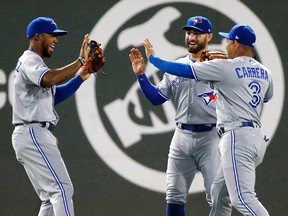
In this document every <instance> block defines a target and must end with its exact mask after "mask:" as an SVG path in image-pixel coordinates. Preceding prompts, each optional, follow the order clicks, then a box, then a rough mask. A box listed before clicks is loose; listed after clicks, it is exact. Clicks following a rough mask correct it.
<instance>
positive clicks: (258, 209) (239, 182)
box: [210, 127, 269, 216]
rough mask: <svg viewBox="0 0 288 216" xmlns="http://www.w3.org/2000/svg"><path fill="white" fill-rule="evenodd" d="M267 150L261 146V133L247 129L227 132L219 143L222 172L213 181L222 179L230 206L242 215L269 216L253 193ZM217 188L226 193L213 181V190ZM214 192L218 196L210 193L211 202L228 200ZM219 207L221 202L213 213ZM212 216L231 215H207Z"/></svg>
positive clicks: (215, 203) (217, 213)
mask: <svg viewBox="0 0 288 216" xmlns="http://www.w3.org/2000/svg"><path fill="white" fill-rule="evenodd" d="M266 148H267V144H266V143H265V142H264V140H263V136H262V134H261V132H260V130H259V129H254V128H250V127H244V128H238V129H236V130H232V131H229V132H227V133H226V134H225V135H224V136H223V137H222V139H221V141H220V145H219V151H220V154H221V168H222V172H219V176H217V177H216V179H218V180H219V179H221V178H223V177H224V178H225V184H226V187H227V190H228V193H229V196H230V200H231V203H232V206H233V207H235V209H237V210H238V211H239V212H240V213H242V214H243V215H252V216H253V215H261V216H268V215H269V213H268V212H267V210H266V209H265V208H264V206H263V205H262V204H261V202H260V201H259V200H258V199H257V197H256V193H255V181H256V173H255V172H256V167H257V166H258V165H259V164H260V163H261V162H262V160H263V157H264V154H265V151H266ZM222 176H223V177H222ZM222 183H223V182H222ZM214 186H215V187H214ZM217 186H218V187H224V188H223V190H224V191H225V186H223V184H221V183H219V182H216V181H215V184H214V185H213V189H212V190H215V188H217ZM216 190H218V194H217V193H214V192H212V195H213V201H214V200H218V201H219V200H221V199H223V197H224V196H227V193H225V192H224V193H222V194H221V193H220V192H221V188H217V189H216ZM216 195H217V196H218V197H216ZM221 196H222V197H221ZM219 204H221V202H218V203H217V202H214V203H213V204H212V209H213V208H216V209H218V210H221V209H223V207H222V208H221V206H218V207H215V205H219ZM212 215H215V216H216V215H217V216H228V215H229V216H230V214H220V213H219V212H216V213H215V214H210V216H212Z"/></svg>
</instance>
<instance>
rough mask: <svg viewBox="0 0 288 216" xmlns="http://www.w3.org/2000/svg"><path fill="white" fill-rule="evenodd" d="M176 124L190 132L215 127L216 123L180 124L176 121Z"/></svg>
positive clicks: (203, 130)
mask: <svg viewBox="0 0 288 216" xmlns="http://www.w3.org/2000/svg"><path fill="white" fill-rule="evenodd" d="M176 125H177V126H178V127H179V128H181V129H183V130H189V131H192V132H205V131H210V130H212V129H213V128H214V127H216V124H197V125H191V124H182V123H179V122H177V123H176Z"/></svg>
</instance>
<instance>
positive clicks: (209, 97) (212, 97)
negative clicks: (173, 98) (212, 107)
mask: <svg viewBox="0 0 288 216" xmlns="http://www.w3.org/2000/svg"><path fill="white" fill-rule="evenodd" d="M198 97H200V98H201V99H202V100H203V101H204V103H205V105H206V106H208V105H209V104H210V102H211V101H217V100H218V93H217V92H216V91H210V92H204V93H202V94H199V95H198Z"/></svg>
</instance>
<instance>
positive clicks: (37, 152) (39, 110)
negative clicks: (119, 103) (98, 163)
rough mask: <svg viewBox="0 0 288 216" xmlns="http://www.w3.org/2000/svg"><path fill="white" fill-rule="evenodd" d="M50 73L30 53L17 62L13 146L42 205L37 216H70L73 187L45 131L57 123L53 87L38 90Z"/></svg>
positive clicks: (32, 53) (56, 144) (35, 56)
mask: <svg viewBox="0 0 288 216" xmlns="http://www.w3.org/2000/svg"><path fill="white" fill-rule="evenodd" d="M49 70H50V69H49V68H48V67H47V66H46V64H45V63H44V62H43V59H42V58H41V57H40V56H39V55H37V54H36V53H34V52H32V51H30V50H27V51H25V52H24V53H23V55H22V56H21V57H20V58H19V61H18V64H17V66H16V69H15V76H14V89H13V99H14V100H13V120H12V123H13V124H14V125H15V129H14V131H13V134H12V145H13V148H14V150H15V153H16V158H17V160H18V161H19V162H20V163H21V164H22V165H23V166H24V169H25V171H26V173H27V175H28V177H29V179H30V181H31V183H32V185H33V187H34V189H35V191H36V193H37V194H38V196H39V198H40V199H41V201H42V205H41V208H40V210H39V214H38V215H67V216H73V215H74V206H73V201H72V196H73V193H74V191H73V185H72V182H71V179H70V176H69V174H68V172H67V169H66V165H65V164H64V161H63V159H62V156H61V153H60V151H59V149H58V140H57V138H56V137H55V136H54V135H53V134H52V133H51V131H49V130H48V129H49V127H50V126H51V123H52V124H53V125H56V124H57V122H58V115H57V113H56V112H55V110H54V94H55V90H56V87H55V86H54V87H51V88H44V87H41V80H42V78H43V76H44V75H45V74H46V73H47V72H48V71H49ZM47 122H49V123H47ZM43 123H44V124H43ZM47 125H48V126H49V127H47Z"/></svg>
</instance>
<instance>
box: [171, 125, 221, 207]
mask: <svg viewBox="0 0 288 216" xmlns="http://www.w3.org/2000/svg"><path fill="white" fill-rule="evenodd" d="M218 144H219V137H218V135H217V133H216V131H215V130H214V129H213V130H212V131H208V132H200V133H199V132H198V133H195V132H190V131H186V130H181V129H179V128H176V130H175V133H174V136H173V138H172V141H171V144H170V149H169V155H168V164H167V171H166V172H167V180H166V181H167V182H166V184H167V190H166V200H167V203H175V204H185V203H186V200H187V195H188V192H189V188H190V186H191V184H192V181H193V179H194V177H195V174H196V172H197V171H200V172H201V173H202V175H203V178H204V186H205V189H206V198H207V202H208V203H210V202H211V196H210V188H211V185H212V182H213V180H214V177H215V176H216V173H217V171H218V168H219V165H220V157H219V155H218V150H217V149H218Z"/></svg>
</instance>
